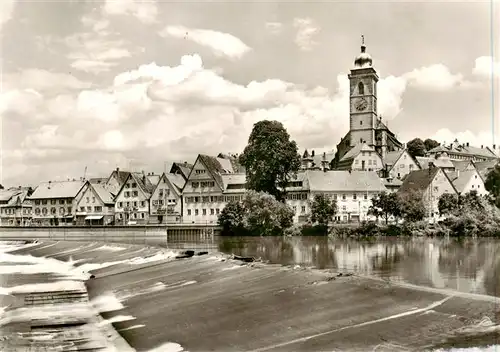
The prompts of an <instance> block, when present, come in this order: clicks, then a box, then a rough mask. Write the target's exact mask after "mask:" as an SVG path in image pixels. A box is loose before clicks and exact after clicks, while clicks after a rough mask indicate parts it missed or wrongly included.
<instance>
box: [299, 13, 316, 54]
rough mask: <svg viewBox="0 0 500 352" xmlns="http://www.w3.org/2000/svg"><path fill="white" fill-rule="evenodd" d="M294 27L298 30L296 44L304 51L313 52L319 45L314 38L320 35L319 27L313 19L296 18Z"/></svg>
mask: <svg viewBox="0 0 500 352" xmlns="http://www.w3.org/2000/svg"><path fill="white" fill-rule="evenodd" d="M293 26H294V27H295V28H297V34H296V35H295V44H297V45H298V46H299V48H300V49H302V50H304V51H309V50H312V49H313V47H314V46H316V45H317V44H318V43H317V42H316V41H315V40H314V37H315V36H316V35H317V34H318V33H319V31H320V28H319V26H318V25H317V24H316V23H315V22H314V21H313V20H312V19H311V18H295V19H294V20H293Z"/></svg>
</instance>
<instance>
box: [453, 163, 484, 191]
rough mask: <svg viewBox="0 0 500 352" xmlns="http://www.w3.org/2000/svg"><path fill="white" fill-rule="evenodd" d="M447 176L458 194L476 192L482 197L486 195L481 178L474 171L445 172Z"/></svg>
mask: <svg viewBox="0 0 500 352" xmlns="http://www.w3.org/2000/svg"><path fill="white" fill-rule="evenodd" d="M447 175H448V178H449V179H450V180H451V182H452V183H453V186H454V187H455V189H456V191H457V193H458V194H466V193H469V192H471V191H476V192H477V193H478V194H479V195H483V196H484V195H487V194H488V191H487V190H486V188H485V187H484V181H483V178H482V177H481V175H480V174H479V172H478V171H477V170H476V169H472V170H463V171H460V170H457V171H451V172H447Z"/></svg>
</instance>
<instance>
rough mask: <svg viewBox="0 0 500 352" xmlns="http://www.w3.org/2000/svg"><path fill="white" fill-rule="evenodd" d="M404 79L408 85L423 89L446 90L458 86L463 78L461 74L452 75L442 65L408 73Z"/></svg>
mask: <svg viewBox="0 0 500 352" xmlns="http://www.w3.org/2000/svg"><path fill="white" fill-rule="evenodd" d="M405 77H406V78H407V79H408V81H409V82H410V84H412V85H414V86H416V87H418V88H423V89H430V90H447V89H451V88H453V87H457V86H459V85H460V84H461V83H462V82H463V80H464V77H463V76H462V74H460V73H458V74H452V73H451V72H450V69H449V68H448V67H446V66H445V65H443V64H435V65H431V66H426V67H422V68H420V69H415V70H413V71H411V72H408V73H407V74H406V75H405Z"/></svg>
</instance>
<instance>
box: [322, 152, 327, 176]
mask: <svg viewBox="0 0 500 352" xmlns="http://www.w3.org/2000/svg"><path fill="white" fill-rule="evenodd" d="M326 163H327V161H326V152H323V160H322V164H323V165H322V166H323V172H326Z"/></svg>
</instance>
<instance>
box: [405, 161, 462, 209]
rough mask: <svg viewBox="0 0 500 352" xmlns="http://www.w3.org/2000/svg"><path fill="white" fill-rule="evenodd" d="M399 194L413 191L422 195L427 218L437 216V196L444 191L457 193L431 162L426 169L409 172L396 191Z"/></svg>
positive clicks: (446, 177)
mask: <svg viewBox="0 0 500 352" xmlns="http://www.w3.org/2000/svg"><path fill="white" fill-rule="evenodd" d="M398 192H399V193H400V194H402V195H405V194H410V193H412V192H415V193H417V194H420V195H421V196H422V199H423V202H424V204H425V208H426V213H427V217H428V218H436V217H438V216H439V208H438V202H439V197H441V195H443V194H445V193H450V194H457V191H456V189H455V187H454V185H453V183H452V181H451V180H450V178H449V177H448V176H447V174H446V173H445V172H444V171H443V170H442V169H441V168H439V167H435V166H433V165H432V164H431V165H430V167H429V168H428V169H425V170H417V171H413V172H410V173H409V174H408V175H407V176H406V177H405V178H404V180H403V184H402V185H401V187H400V188H399V191H398Z"/></svg>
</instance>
